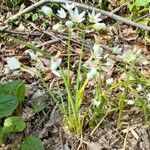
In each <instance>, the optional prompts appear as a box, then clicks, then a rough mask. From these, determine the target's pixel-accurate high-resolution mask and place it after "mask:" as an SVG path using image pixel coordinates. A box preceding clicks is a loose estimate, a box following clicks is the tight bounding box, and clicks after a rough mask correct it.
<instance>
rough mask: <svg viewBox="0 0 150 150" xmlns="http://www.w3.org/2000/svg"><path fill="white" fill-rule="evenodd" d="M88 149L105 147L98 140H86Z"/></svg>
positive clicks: (96, 149)
mask: <svg viewBox="0 0 150 150" xmlns="http://www.w3.org/2000/svg"><path fill="white" fill-rule="evenodd" d="M86 145H87V150H101V149H102V148H103V147H102V146H101V145H100V144H99V143H98V142H86Z"/></svg>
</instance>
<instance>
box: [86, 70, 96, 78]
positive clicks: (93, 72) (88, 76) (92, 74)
mask: <svg viewBox="0 0 150 150" xmlns="http://www.w3.org/2000/svg"><path fill="white" fill-rule="evenodd" d="M96 72H97V71H96V68H92V69H91V70H90V71H89V72H88V73H87V79H88V80H91V79H92V78H93V77H94V75H95V74H96Z"/></svg>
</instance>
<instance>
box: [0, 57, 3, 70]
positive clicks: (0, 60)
mask: <svg viewBox="0 0 150 150" xmlns="http://www.w3.org/2000/svg"><path fill="white" fill-rule="evenodd" d="M3 68H4V61H3V58H2V57H0V72H1V71H2V70H3Z"/></svg>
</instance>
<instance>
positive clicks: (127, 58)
mask: <svg viewBox="0 0 150 150" xmlns="http://www.w3.org/2000/svg"><path fill="white" fill-rule="evenodd" d="M137 56H138V53H135V52H132V51H126V52H125V53H124V54H123V61H124V62H126V63H130V62H132V61H135V60H136V59H137Z"/></svg>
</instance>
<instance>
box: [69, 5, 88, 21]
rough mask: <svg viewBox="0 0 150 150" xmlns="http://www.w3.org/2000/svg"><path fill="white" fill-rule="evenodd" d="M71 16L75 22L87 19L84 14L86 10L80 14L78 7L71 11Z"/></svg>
mask: <svg viewBox="0 0 150 150" xmlns="http://www.w3.org/2000/svg"><path fill="white" fill-rule="evenodd" d="M69 13H70V18H71V20H72V21H73V22H75V23H81V22H82V21H84V20H85V18H84V15H85V13H86V12H85V11H83V12H82V13H80V14H79V10H78V8H77V7H76V8H75V10H74V11H73V10H72V11H70V12H69Z"/></svg>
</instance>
